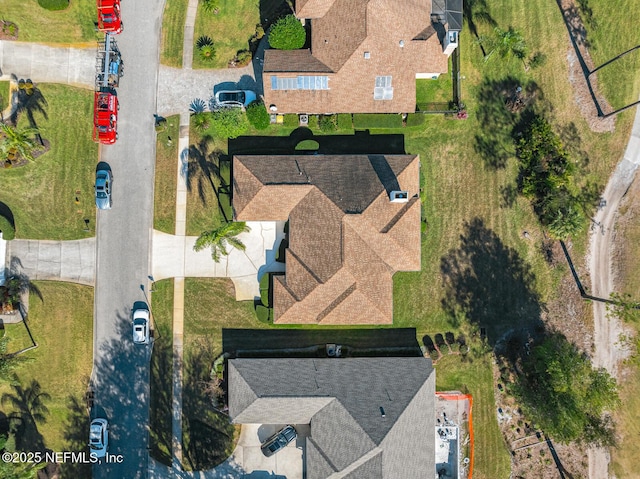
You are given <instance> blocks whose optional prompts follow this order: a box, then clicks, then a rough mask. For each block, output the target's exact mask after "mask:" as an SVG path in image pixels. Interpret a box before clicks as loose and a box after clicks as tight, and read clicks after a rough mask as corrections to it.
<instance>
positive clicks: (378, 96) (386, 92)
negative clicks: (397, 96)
mask: <svg viewBox="0 0 640 479" xmlns="http://www.w3.org/2000/svg"><path fill="white" fill-rule="evenodd" d="M392 80H393V77H392V76H391V75H385V76H377V77H376V83H375V87H374V88H373V99H374V100H393V87H392V86H391V81H392Z"/></svg>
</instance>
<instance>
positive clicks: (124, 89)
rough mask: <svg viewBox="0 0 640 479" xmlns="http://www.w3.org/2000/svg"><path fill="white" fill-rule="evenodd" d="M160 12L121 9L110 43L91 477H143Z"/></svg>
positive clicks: (150, 0)
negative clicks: (112, 64)
mask: <svg viewBox="0 0 640 479" xmlns="http://www.w3.org/2000/svg"><path fill="white" fill-rule="evenodd" d="M163 6H164V2H163V1H154V0H136V1H135V2H128V1H127V2H122V18H123V24H124V31H123V32H122V33H121V34H120V35H117V37H116V39H117V42H118V46H119V47H120V51H121V53H122V59H123V61H124V64H125V65H126V74H125V76H124V77H123V78H122V79H121V81H120V87H119V89H118V100H119V102H120V106H121V108H120V112H119V115H118V134H119V138H118V141H117V142H116V143H115V144H114V145H107V146H103V147H102V148H101V158H100V161H104V162H106V163H108V164H109V165H110V167H111V170H112V173H113V193H112V194H113V208H112V209H111V210H106V211H99V212H98V218H97V231H96V239H97V263H96V285H95V306H94V307H95V311H94V341H95V344H94V352H95V354H94V365H93V373H92V384H93V389H94V394H95V401H94V410H93V411H92V417H106V418H107V419H108V420H109V428H110V429H109V454H111V455H112V462H109V463H106V461H105V462H103V463H101V464H96V465H94V466H93V477H94V478H114V479H125V478H126V479H136V478H144V477H146V476H147V469H148V457H149V453H148V444H149V433H148V425H149V358H150V355H151V347H150V346H139V345H134V344H133V341H132V333H131V329H132V327H131V318H130V314H131V307H132V306H133V303H134V302H135V301H145V302H147V297H146V291H147V290H148V285H149V279H148V275H149V274H150V256H149V255H150V251H151V248H150V235H151V231H152V224H153V186H154V165H155V130H154V116H153V115H154V113H156V91H157V77H158V63H159V58H158V57H159V50H160V49H159V34H160V26H161V22H162V9H163ZM142 288H144V289H142ZM134 346H135V347H134Z"/></svg>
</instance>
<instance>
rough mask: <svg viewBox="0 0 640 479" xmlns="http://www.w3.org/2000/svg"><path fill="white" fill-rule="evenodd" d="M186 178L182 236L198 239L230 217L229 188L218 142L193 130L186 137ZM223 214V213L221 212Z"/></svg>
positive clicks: (226, 166)
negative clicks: (184, 223)
mask: <svg viewBox="0 0 640 479" xmlns="http://www.w3.org/2000/svg"><path fill="white" fill-rule="evenodd" d="M189 138H190V140H191V145H190V146H189V167H188V176H187V224H186V233H187V235H191V236H199V235H200V233H202V232H203V231H206V230H211V229H214V228H217V227H218V226H220V225H222V224H223V223H224V222H225V216H226V218H227V220H229V221H230V220H231V219H232V218H233V212H232V211H231V203H230V198H229V194H228V191H229V189H228V187H229V185H231V178H230V175H231V169H230V164H229V159H228V158H227V157H226V156H225V155H223V154H222V150H221V148H222V145H223V144H222V143H221V142H217V141H212V140H211V138H210V137H209V136H208V135H207V134H206V133H205V134H204V135H201V134H199V133H197V132H196V131H195V130H194V129H193V128H192V129H191V132H190V136H189ZM223 212H224V213H223Z"/></svg>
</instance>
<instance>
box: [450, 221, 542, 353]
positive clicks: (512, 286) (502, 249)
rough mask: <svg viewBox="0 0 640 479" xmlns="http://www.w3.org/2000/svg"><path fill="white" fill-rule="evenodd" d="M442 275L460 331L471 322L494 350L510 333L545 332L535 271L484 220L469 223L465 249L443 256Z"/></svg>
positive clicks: (463, 241) (463, 238)
mask: <svg viewBox="0 0 640 479" xmlns="http://www.w3.org/2000/svg"><path fill="white" fill-rule="evenodd" d="M440 271H441V273H442V277H443V282H444V287H445V296H444V299H443V300H442V306H443V308H444V311H445V312H446V313H447V314H448V315H449V316H450V317H451V318H452V322H453V323H454V325H455V326H457V325H459V324H460V323H461V322H462V321H464V320H467V321H469V322H471V323H472V324H474V325H476V326H477V327H479V328H484V329H485V330H486V334H487V340H488V342H489V344H490V345H491V346H492V347H495V346H496V344H497V342H498V341H499V340H500V339H501V338H502V337H503V336H504V335H505V333H507V332H508V331H511V330H519V329H523V328H524V329H527V330H533V331H535V330H536V329H539V328H541V327H542V321H541V314H542V309H541V305H540V297H539V295H538V293H537V292H536V291H535V281H536V279H535V276H534V274H533V272H532V271H531V268H530V266H529V265H528V264H527V263H526V262H525V260H524V259H523V258H522V257H520V255H519V254H518V252H517V251H515V250H514V249H512V248H510V247H508V246H506V245H505V244H504V243H503V242H502V241H501V240H500V238H499V237H498V236H497V235H496V234H495V232H493V231H492V230H490V229H489V228H487V226H486V225H485V224H484V221H483V220H482V219H481V218H474V219H472V220H471V221H470V222H468V223H465V225H464V233H463V234H462V235H461V237H460V246H458V247H457V248H454V249H451V250H450V251H449V252H448V253H447V254H446V255H445V256H444V257H442V259H441V262H440Z"/></svg>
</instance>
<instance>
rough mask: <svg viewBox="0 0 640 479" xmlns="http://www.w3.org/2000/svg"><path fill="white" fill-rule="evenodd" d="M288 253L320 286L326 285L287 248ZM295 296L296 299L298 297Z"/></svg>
mask: <svg viewBox="0 0 640 479" xmlns="http://www.w3.org/2000/svg"><path fill="white" fill-rule="evenodd" d="M287 251H288V252H289V253H291V254H292V255H293V257H294V258H295V259H296V261H297V262H298V263H300V265H301V266H302V267H303V268H304V269H305V271H306V272H307V273H309V274H310V275H311V277H312V278H313V279H315V280H316V282H317V283H318V284H324V281H322V280H321V279H320V278H319V277H318V276H317V275H316V274H315V273H314V272H313V271H311V269H309V267H308V266H307V265H306V263H305V262H304V261H302V260H301V259H300V256H298V255H297V254H296V253H295V252H294V251H293V250H292V249H291V248H287ZM314 289H315V288H314ZM294 296H295V297H296V298H297V297H298V296H297V295H294Z"/></svg>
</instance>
